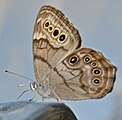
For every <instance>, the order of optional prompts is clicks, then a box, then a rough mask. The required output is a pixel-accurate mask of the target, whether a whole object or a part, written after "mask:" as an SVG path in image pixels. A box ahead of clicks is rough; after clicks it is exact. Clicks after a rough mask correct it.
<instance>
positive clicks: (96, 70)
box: [92, 68, 102, 76]
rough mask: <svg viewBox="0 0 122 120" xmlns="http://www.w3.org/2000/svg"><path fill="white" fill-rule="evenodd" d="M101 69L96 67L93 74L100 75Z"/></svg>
mask: <svg viewBox="0 0 122 120" xmlns="http://www.w3.org/2000/svg"><path fill="white" fill-rule="evenodd" d="M101 73H102V72H101V70H100V69H98V68H95V69H93V70H92V74H93V75H95V76H100V75H101Z"/></svg>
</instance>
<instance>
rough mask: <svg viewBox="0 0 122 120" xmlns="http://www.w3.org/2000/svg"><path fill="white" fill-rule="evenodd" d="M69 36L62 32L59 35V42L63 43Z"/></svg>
mask: <svg viewBox="0 0 122 120" xmlns="http://www.w3.org/2000/svg"><path fill="white" fill-rule="evenodd" d="M66 38H67V35H66V34H65V33H61V34H60V36H59V37H58V42H59V43H63V42H64V41H65V40H66Z"/></svg>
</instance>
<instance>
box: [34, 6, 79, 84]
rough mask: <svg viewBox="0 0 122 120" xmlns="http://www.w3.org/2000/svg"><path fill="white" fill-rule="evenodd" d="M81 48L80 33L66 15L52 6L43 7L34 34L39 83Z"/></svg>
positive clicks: (35, 66)
mask: <svg viewBox="0 0 122 120" xmlns="http://www.w3.org/2000/svg"><path fill="white" fill-rule="evenodd" d="M80 46H81V37H80V35H79V32H78V31H77V29H76V28H75V27H74V26H73V25H72V24H71V23H70V22H69V21H68V19H67V18H66V17H65V16H64V14H63V13H62V12H61V11H59V10H57V9H55V8H53V7H51V6H43V7H42V8H41V9H40V11H39V13H38V15H37V18H36V22H35V26H34V32H33V62H34V71H35V76H36V80H37V82H38V83H39V82H40V81H41V80H42V79H44V78H45V76H46V74H47V73H48V72H49V71H50V70H51V69H52V68H53V67H54V66H55V65H56V64H57V63H58V62H59V61H61V60H62V59H63V58H64V57H65V56H66V55H67V54H69V53H70V52H72V51H73V50H75V49H77V48H79V47H80Z"/></svg>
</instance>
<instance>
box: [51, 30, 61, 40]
mask: <svg viewBox="0 0 122 120" xmlns="http://www.w3.org/2000/svg"><path fill="white" fill-rule="evenodd" d="M59 34H60V29H59V28H55V29H54V31H53V32H52V37H53V38H57V37H58V36H59Z"/></svg>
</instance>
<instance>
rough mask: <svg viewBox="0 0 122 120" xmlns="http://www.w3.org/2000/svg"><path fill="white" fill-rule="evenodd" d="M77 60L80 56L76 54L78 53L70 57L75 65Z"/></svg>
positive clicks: (70, 60) (70, 61) (71, 62)
mask: <svg viewBox="0 0 122 120" xmlns="http://www.w3.org/2000/svg"><path fill="white" fill-rule="evenodd" d="M77 61H78V56H76V55H74V56H72V57H70V59H69V63H70V64H71V65H74V64H75V63H77Z"/></svg>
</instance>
